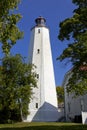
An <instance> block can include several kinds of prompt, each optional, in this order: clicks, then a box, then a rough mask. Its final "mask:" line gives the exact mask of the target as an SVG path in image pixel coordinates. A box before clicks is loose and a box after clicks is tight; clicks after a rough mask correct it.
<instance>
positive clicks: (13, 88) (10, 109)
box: [0, 55, 36, 120]
mask: <svg viewBox="0 0 87 130" xmlns="http://www.w3.org/2000/svg"><path fill="white" fill-rule="evenodd" d="M33 69H34V66H32V65H29V64H26V63H25V62H24V59H23V58H22V57H21V56H20V55H16V56H8V57H4V58H3V60H2V61H1V66H0V111H1V112H2V111H4V112H6V113H7V115H5V117H6V118H7V119H13V120H14V118H15V116H17V119H16V120H19V119H21V120H22V118H23V117H24V116H26V115H27V114H28V104H29V102H30V99H31V95H32V91H31V90H32V87H35V86H36V79H35V73H34V72H32V70H33ZM13 113H14V115H15V116H13ZM3 115H4V113H3ZM18 115H19V116H18ZM18 117H19V118H18ZM1 118H2V117H1ZM0 120H2V119H0ZM3 120H4V119H3Z"/></svg>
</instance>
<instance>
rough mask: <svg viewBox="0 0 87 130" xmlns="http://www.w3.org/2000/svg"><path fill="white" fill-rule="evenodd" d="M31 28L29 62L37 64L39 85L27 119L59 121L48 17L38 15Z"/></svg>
mask: <svg viewBox="0 0 87 130" xmlns="http://www.w3.org/2000/svg"><path fill="white" fill-rule="evenodd" d="M35 23H36V25H35V26H34V27H32V29H31V37H30V44H29V45H30V46H29V63H32V64H34V65H35V66H36V68H35V72H36V78H37V87H36V88H33V90H32V92H33V94H32V99H31V101H30V104H29V115H28V116H27V119H26V121H28V122H31V121H36V122H38V121H41V122H42V121H57V120H58V105H57V95H56V87H55V78H54V70H53V62H52V53H51V45H50V36H49V29H48V27H47V26H46V19H45V18H43V17H41V16H40V17H38V18H37V19H35Z"/></svg>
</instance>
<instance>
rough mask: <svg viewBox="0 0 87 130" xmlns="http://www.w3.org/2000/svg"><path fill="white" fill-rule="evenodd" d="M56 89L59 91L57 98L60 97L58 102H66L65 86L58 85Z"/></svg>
mask: <svg viewBox="0 0 87 130" xmlns="http://www.w3.org/2000/svg"><path fill="white" fill-rule="evenodd" d="M56 91H57V98H58V103H59V104H60V103H64V88H63V87H60V86H57V87H56Z"/></svg>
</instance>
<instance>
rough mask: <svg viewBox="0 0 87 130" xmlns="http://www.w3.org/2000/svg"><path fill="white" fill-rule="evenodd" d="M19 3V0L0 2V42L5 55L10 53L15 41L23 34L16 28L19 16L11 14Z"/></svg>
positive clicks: (2, 0)
mask: <svg viewBox="0 0 87 130" xmlns="http://www.w3.org/2000/svg"><path fill="white" fill-rule="evenodd" d="M19 3H20V0H0V42H1V43H2V50H3V52H4V53H5V54H6V55H8V54H9V53H10V49H11V47H12V46H13V45H14V44H15V43H16V41H17V40H18V39H20V38H21V37H22V36H23V32H20V30H19V28H18V27H17V23H18V22H19V20H20V19H21V15H20V14H15V13H14V12H13V10H15V9H16V8H17V7H18V4H19Z"/></svg>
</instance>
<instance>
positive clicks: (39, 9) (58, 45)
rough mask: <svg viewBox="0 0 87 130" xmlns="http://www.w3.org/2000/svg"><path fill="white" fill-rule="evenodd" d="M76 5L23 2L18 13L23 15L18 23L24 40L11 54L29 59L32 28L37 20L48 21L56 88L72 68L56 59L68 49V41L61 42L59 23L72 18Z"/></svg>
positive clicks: (53, 0)
mask: <svg viewBox="0 0 87 130" xmlns="http://www.w3.org/2000/svg"><path fill="white" fill-rule="evenodd" d="M74 8H75V5H73V4H72V0H22V1H21V4H20V5H19V8H18V10H17V11H16V13H20V14H21V15H22V19H21V20H20V22H19V23H18V27H19V28H20V30H21V31H24V38H22V39H21V40H19V41H17V43H16V45H15V46H14V47H13V48H12V50H11V53H12V54H16V53H20V54H21V55H22V56H24V57H28V51H29V42H30V33H31V31H30V30H31V28H32V27H33V26H34V25H35V19H36V18H37V17H39V16H42V17H44V18H45V19H46V25H47V26H48V27H49V30H50V41H51V48H52V58H53V66H54V74H55V82H56V86H61V85H62V82H63V79H64V75H65V73H66V72H67V71H68V70H69V69H70V68H71V64H68V65H65V62H60V61H57V60H56V58H57V57H58V56H59V55H60V54H61V53H62V51H63V50H64V48H65V47H67V43H68V41H64V42H61V41H60V40H58V38H57V36H58V34H59V23H60V22H62V21H63V20H65V19H66V18H69V17H72V15H73V10H74Z"/></svg>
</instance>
